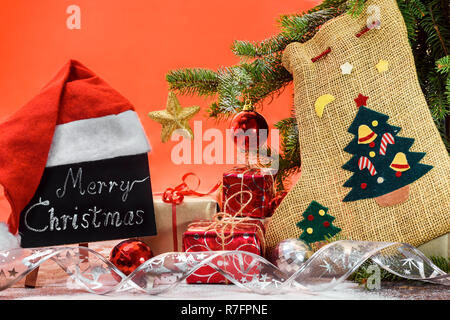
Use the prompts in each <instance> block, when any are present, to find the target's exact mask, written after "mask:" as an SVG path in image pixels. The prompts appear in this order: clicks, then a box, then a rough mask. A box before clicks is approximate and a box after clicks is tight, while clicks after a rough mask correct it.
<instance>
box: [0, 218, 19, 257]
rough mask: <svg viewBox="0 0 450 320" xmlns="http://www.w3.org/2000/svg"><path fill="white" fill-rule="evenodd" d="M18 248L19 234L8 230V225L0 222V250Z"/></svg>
mask: <svg viewBox="0 0 450 320" xmlns="http://www.w3.org/2000/svg"><path fill="white" fill-rule="evenodd" d="M15 248H20V236H19V235H17V236H15V235H13V234H12V233H11V232H9V228H8V225H7V224H6V223H4V222H0V251H3V250H11V249H15Z"/></svg>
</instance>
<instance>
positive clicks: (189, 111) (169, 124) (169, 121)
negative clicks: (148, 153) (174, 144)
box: [148, 91, 200, 142]
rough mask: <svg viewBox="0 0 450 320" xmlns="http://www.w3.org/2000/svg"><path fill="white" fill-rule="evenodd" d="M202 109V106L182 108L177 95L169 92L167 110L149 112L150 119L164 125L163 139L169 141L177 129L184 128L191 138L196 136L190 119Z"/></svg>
mask: <svg viewBox="0 0 450 320" xmlns="http://www.w3.org/2000/svg"><path fill="white" fill-rule="evenodd" d="M199 111H200V107H198V106H192V107H186V108H182V107H181V105H180V102H179V101H178V98H177V96H176V95H175V93H173V92H171V91H170V92H169V97H168V98H167V104H166V109H165V110H159V111H151V112H149V113H148V116H149V117H150V119H152V120H155V121H156V122H159V123H160V124H161V125H162V130H161V141H162V142H167V141H169V139H170V137H171V136H172V134H173V132H174V131H175V130H177V129H181V130H183V133H185V134H183V135H185V136H186V135H187V136H188V137H189V138H190V139H192V138H194V133H193V132H192V129H191V127H190V126H189V120H190V119H191V118H192V117H193V116H195V115H196V114H197V113H198V112H199Z"/></svg>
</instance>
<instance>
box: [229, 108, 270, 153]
mask: <svg viewBox="0 0 450 320" xmlns="http://www.w3.org/2000/svg"><path fill="white" fill-rule="evenodd" d="M230 129H231V133H232V135H233V139H234V143H236V145H237V146H238V147H239V148H241V149H244V150H245V151H249V148H252V149H253V148H258V147H259V146H261V145H263V144H264V143H265V142H266V140H267V135H268V132H269V126H268V124H267V121H266V119H264V117H263V116H262V115H261V114H259V113H258V112H256V111H254V110H253V108H252V107H249V106H247V107H244V109H243V110H242V111H241V112H239V113H238V114H236V115H235V116H234V117H233V119H232V120H231V125H230ZM261 130H266V131H265V132H264V131H261ZM252 151H256V149H255V150H252Z"/></svg>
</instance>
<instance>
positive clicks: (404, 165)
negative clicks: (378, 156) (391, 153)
mask: <svg viewBox="0 0 450 320" xmlns="http://www.w3.org/2000/svg"><path fill="white" fill-rule="evenodd" d="M389 167H390V168H391V169H392V170H394V171H397V172H403V171H406V170H409V164H408V160H407V159H406V155H405V154H404V153H403V152H398V153H397V154H396V155H395V157H394V159H393V160H392V163H391V165H390V166H389Z"/></svg>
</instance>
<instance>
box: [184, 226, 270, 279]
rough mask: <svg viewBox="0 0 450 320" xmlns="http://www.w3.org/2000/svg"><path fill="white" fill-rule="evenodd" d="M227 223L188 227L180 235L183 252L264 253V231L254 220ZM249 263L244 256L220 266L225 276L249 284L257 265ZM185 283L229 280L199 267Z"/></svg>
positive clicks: (224, 261) (257, 269) (210, 268)
mask: <svg viewBox="0 0 450 320" xmlns="http://www.w3.org/2000/svg"><path fill="white" fill-rule="evenodd" d="M230 220H231V221H232V222H227V219H226V218H224V219H223V220H222V221H198V222H193V223H191V224H190V225H189V226H188V229H187V230H186V232H185V233H184V234H183V251H185V252H201V251H222V250H239V251H246V252H250V253H254V254H257V255H263V254H264V228H263V224H262V223H261V222H260V221H258V220H252V219H245V218H244V219H243V220H241V221H236V220H235V219H230ZM250 263H251V261H246V259H245V257H244V258H243V259H242V260H240V259H238V258H232V259H224V260H223V262H222V264H221V267H222V268H224V269H226V270H227V273H228V274H229V275H231V276H232V277H234V278H235V279H237V280H238V281H240V282H250V281H251V280H252V278H253V276H254V275H255V274H256V275H257V274H259V272H260V270H259V265H258V264H256V265H253V266H250ZM249 266H250V267H249ZM186 282H187V283H223V284H228V283H229V281H228V280H227V279H226V278H225V277H224V276H223V275H221V274H220V273H219V272H218V271H216V270H215V269H213V268H212V267H210V266H203V267H201V268H199V269H198V270H196V271H195V272H194V273H193V274H191V275H190V276H189V277H187V278H186Z"/></svg>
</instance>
